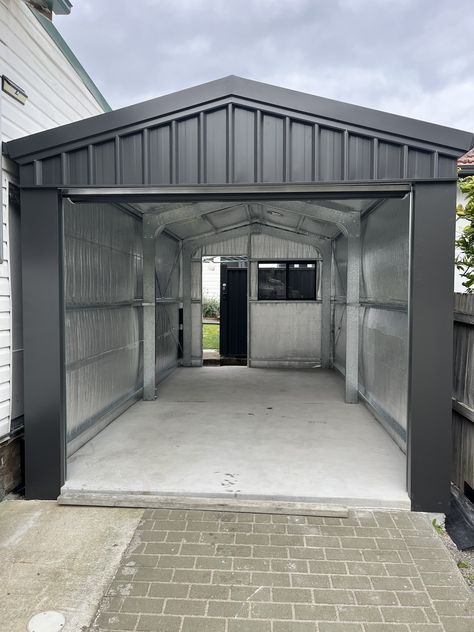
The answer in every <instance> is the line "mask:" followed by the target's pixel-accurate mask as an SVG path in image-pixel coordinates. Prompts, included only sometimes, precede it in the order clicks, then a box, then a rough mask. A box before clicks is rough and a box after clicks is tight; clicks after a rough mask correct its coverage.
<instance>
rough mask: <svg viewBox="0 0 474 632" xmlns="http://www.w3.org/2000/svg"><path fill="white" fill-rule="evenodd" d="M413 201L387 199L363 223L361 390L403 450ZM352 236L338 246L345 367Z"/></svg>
mask: <svg viewBox="0 0 474 632" xmlns="http://www.w3.org/2000/svg"><path fill="white" fill-rule="evenodd" d="M408 230H409V199H408V197H407V198H406V199H403V200H386V201H385V202H384V203H383V204H381V206H379V207H377V208H376V209H375V210H374V211H373V212H371V213H369V214H367V215H365V216H363V218H362V223H361V263H362V267H361V280H360V302H361V306H360V311H359V323H360V334H359V335H360V337H359V353H360V355H359V389H360V392H361V394H362V396H363V397H364V398H365V399H366V400H367V401H368V403H369V404H370V405H371V406H372V407H373V409H374V411H375V412H376V414H377V416H378V418H379V419H380V421H381V422H382V423H383V424H384V425H385V427H386V428H387V430H389V432H390V433H391V434H392V436H393V437H394V438H395V440H396V441H397V443H399V445H400V446H401V447H402V448H405V445H406V428H407V396H408V261H409V252H408V251H409V238H408ZM346 274H347V239H346V238H345V237H340V238H339V239H337V240H336V242H335V248H334V279H333V332H334V333H333V354H334V365H335V366H336V368H337V369H338V370H339V371H341V372H342V373H343V372H344V370H345V343H346V309H345V305H346Z"/></svg>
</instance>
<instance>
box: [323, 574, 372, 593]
mask: <svg viewBox="0 0 474 632" xmlns="http://www.w3.org/2000/svg"><path fill="white" fill-rule="evenodd" d="M331 583H332V585H333V588H348V589H350V588H352V589H355V588H359V589H361V590H370V589H371V588H372V585H371V583H370V579H369V578H368V577H367V576H366V575H332V576H331Z"/></svg>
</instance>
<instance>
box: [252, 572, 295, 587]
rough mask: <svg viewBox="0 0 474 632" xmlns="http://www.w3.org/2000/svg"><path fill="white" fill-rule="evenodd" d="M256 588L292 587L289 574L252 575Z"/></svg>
mask: <svg viewBox="0 0 474 632" xmlns="http://www.w3.org/2000/svg"><path fill="white" fill-rule="evenodd" d="M252 584H253V585H254V586H291V580H290V575H289V574H288V573H252Z"/></svg>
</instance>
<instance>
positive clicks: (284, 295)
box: [258, 261, 316, 301]
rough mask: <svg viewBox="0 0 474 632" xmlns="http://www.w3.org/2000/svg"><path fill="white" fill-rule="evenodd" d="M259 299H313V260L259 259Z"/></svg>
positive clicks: (314, 282)
mask: <svg viewBox="0 0 474 632" xmlns="http://www.w3.org/2000/svg"><path fill="white" fill-rule="evenodd" d="M258 300H259V301H315V300H316V262H315V261H309V262H308V261H260V262H259V264H258Z"/></svg>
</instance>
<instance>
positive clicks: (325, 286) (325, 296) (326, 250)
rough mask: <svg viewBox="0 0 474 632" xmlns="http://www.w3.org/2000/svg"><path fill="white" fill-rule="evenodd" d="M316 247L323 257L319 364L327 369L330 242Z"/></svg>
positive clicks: (329, 344)
mask: <svg viewBox="0 0 474 632" xmlns="http://www.w3.org/2000/svg"><path fill="white" fill-rule="evenodd" d="M318 248H319V251H320V252H321V256H322V258H323V261H322V276H321V294H322V305H321V366H322V367H323V368H324V369H327V368H329V366H330V364H331V266H332V248H331V242H330V241H328V242H327V245H324V246H318Z"/></svg>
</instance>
